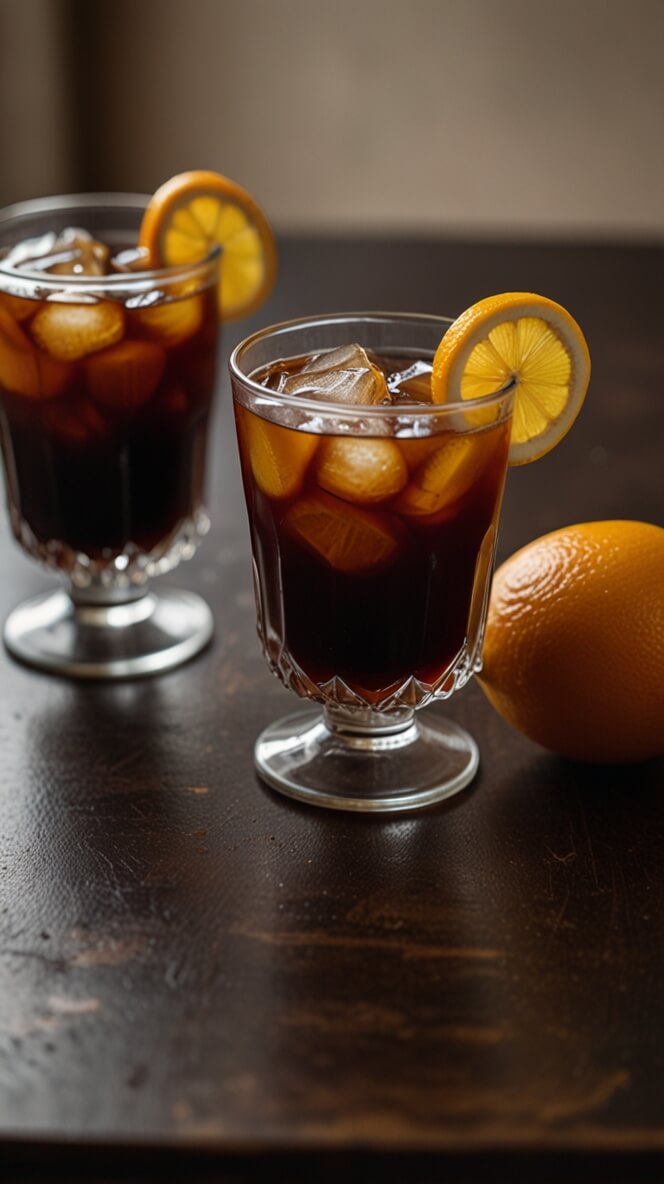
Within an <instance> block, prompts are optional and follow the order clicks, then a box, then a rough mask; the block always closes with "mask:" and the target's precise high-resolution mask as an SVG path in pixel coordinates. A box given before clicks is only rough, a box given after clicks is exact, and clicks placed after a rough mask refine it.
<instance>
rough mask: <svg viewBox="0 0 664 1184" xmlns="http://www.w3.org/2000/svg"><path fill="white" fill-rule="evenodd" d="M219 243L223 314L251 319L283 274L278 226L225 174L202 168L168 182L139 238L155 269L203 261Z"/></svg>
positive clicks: (147, 214) (145, 219)
mask: <svg viewBox="0 0 664 1184" xmlns="http://www.w3.org/2000/svg"><path fill="white" fill-rule="evenodd" d="M215 244H218V245H219V246H220V247H221V248H222V252H223V254H222V260H221V267H220V274H219V316H220V318H221V320H223V321H233V320H237V319H238V318H239V317H246V316H249V315H250V313H252V312H255V311H256V309H257V308H258V307H259V306H260V305H261V304H262V303H263V301H264V300H266V299H267V297H268V296H269V294H270V291H271V290H272V285H273V284H274V280H275V276H276V273H277V251H276V246H275V241H274V234H273V232H272V228H271V226H270V224H269V222H268V220H267V218H266V217H265V214H264V213H263V211H262V210H261V208H260V206H258V205H257V203H256V202H255V201H254V199H253V197H252V196H251V194H250V193H248V192H247V190H246V189H243V188H242V186H241V185H238V184H236V182H235V181H230V180H229V179H228V177H223V176H222V175H221V173H214V172H211V171H209V170H205V169H200V170H195V171H193V172H189V173H180V174H178V176H177V177H171V179H170V181H166V183H165V184H164V185H162V186H161V187H160V188H159V189H158V190H157V192H156V193H155V194H154V196H153V197H152V198H151V199H150V202H149V204H148V206H147V209H146V211H145V214H144V215H143V221H142V223H141V229H140V232H139V236H138V245H139V247H145V248H146V249H147V250H148V252H149V256H150V262H151V264H152V266H153V267H177V266H179V265H180V264H187V263H198V262H200V261H201V260H202V259H205V258H206V257H207V255H209V253H210V251H211V250H212V248H213V247H214V246H215Z"/></svg>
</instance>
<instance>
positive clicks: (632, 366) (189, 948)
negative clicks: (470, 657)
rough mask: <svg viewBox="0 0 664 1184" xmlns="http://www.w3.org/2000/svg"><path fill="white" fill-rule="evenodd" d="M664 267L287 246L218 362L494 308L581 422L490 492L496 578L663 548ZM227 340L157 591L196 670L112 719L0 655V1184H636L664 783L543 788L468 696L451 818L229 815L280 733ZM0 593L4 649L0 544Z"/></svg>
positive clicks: (650, 1070) (652, 998)
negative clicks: (646, 526)
mask: <svg viewBox="0 0 664 1184" xmlns="http://www.w3.org/2000/svg"><path fill="white" fill-rule="evenodd" d="M662 255H663V252H662V250H661V249H660V250H657V249H654V248H652V249H651V248H647V247H645V246H632V247H617V246H614V247H603V246H601V245H593V246H588V245H585V246H584V245H577V246H574V245H560V244H549V245H546V244H544V245H542V244H540V245H536V244H533V245H529V244H520V245H514V246H510V245H507V244H503V245H497V244H491V243H484V244H480V243H474V244H472V243H462V242H444V241H440V242H424V241H419V242H411V243H406V242H401V243H399V242H379V241H370V242H364V241H357V242H354V241H352V240H340V241H329V240H328V241H325V240H313V239H309V240H304V239H290V240H287V241H286V242H284V243H283V245H282V268H281V278H280V283H279V286H278V290H277V292H276V294H275V295H274V296H273V297H272V299H271V301H270V303H269V304H268V306H267V307H266V308H265V309H264V310H263V311H262V313H261V314H259V318H255V319H254V320H253V321H252V322H251V323H250V324H249V325H248V326H245V330H249V329H252V328H255V327H258V324H259V323H266V322H267V321H274V320H281V319H284V318H287V317H291V316H297V315H304V314H307V313H314V312H324V311H337V310H340V309H345V308H390V309H391V308H401V309H407V310H417V311H430V312H440V313H452V314H455V313H457V312H459V311H460V310H461V309H462V308H464V307H466V305H468V304H469V303H471V302H472V301H473V300H475V299H477V298H479V297H480V296H482V295H484V294H486V293H489V292H494V291H500V290H509V289H530V290H535V291H542V292H544V293H546V294H548V295H550V296H552V297H554V298H556V299H558V300H559V301H561V302H562V303H563V304H565V305H567V306H568V307H569V308H570V309H571V310H572V311H573V312H574V314H575V315H576V316H577V318H578V319H579V321H580V322H581V324H582V325H583V326H584V328H585V330H586V332H587V336H588V340H589V343H590V348H591V351H592V354H593V361H594V372H593V380H592V386H591V391H590V394H589V396H588V401H587V404H586V407H585V408H584V411H583V413H582V415H581V417H580V419H579V420H578V421H577V425H576V426H575V428H574V430H573V431H572V433H571V434H570V436H569V437H568V438H567V440H566V441H565V442H564V443H563V444H562V445H561V446H560V447H559V448H558V449H557V450H556V451H555V452H554V453H552V454H551V455H550V456H548V457H546V458H545V459H543V460H542V461H540V462H539V463H538V464H536V465H533V466H531V467H529V468H524V469H521V470H517V471H514V472H512V473H511V475H510V478H509V482H508V494H507V498H506V503H505V508H504V513H503V525H502V536H501V556H502V557H504V556H506V555H508V554H510V553H511V552H512V551H514V550H515V549H516V548H517V547H518V546H521V545H522V544H524V543H525V542H527V541H528V540H529V539H531V538H533V537H535V536H536V535H540V534H542V533H544V532H545V531H547V530H551V529H555V528H556V527H558V526H562V525H565V524H568V523H570V522H574V521H583V520H585V519H592V518H612V517H632V518H641V519H646V520H651V521H661V518H662V510H663V504H662V484H661V480H662V479H661V472H662V434H663V427H664V399H663V391H664V353H663V351H662V320H663V318H664V301H662V298H661V277H662V266H663V263H664V260H663V257H662ZM238 337H239V333H237V332H235V333H230V332H229V333H228V334H227V335H226V338H225V341H224V343H223V344H224V351H223V371H222V374H221V378H220V390H219V396H220V397H219V405H218V413H217V419H216V422H215V426H214V433H213V440H212V445H211V461H212V467H213V470H214V474H213V480H212V489H211V508H212V514H213V519H214V526H213V530H212V532H211V534H210V535H209V536H208V538H207V540H206V541H205V544H204V546H203V547H202V549H201V551H200V553H199V555H198V557H197V558H196V559H195V560H194V561H193V562H192V563H190V564H189V565H186V566H184V567H182V568H180V569H179V570H178V571H177V573H175V574H173V575H171V576H170V577H168V578H167V579H168V582H170V583H178V584H180V585H182V586H186V587H189V588H194V589H197V590H198V591H200V592H202V593H203V594H204V595H205V596H206V597H207V598H208V600H209V602H210V604H211V605H212V606H213V609H214V613H215V617H216V627H217V631H216V639H215V641H214V644H213V646H212V648H211V649H210V650H209V651H208V652H207V653H206V654H205V655H203V656H202V657H200V658H199V659H197V660H196V661H194V662H193V663H191V664H190V665H189V666H187V667H185V668H183V669H181V670H180V671H178V672H175V673H171V674H168V675H166V676H163V677H160V678H157V679H152V680H144V681H134V682H130V683H125V684H122V685H115V686H110V685H107V686H104V685H75V684H73V683H70V682H66V681H60V680H56V679H53V678H49V677H45V676H41V675H39V674H37V673H32V672H30V671H28V670H26V669H23V668H21V667H20V666H18V665H15V664H14V663H13V662H12V661H10V660H9V658H8V657H7V656H6V654H4V652H3V653H2V655H1V656H0V1165H2V1164H4V1165H5V1166H4V1169H3V1171H4V1175H3V1179H7V1180H9V1179H10V1174H9V1173H10V1172H11V1173H13V1174H12V1175H11V1179H14V1178H16V1179H18V1178H19V1177H20V1178H21V1179H25V1178H29V1179H30V1180H33V1181H39V1182H40V1184H41V1182H42V1181H43V1182H46V1181H49V1180H51V1179H56V1178H57V1179H63V1180H65V1179H66V1180H73V1179H78V1178H79V1176H80V1177H81V1178H85V1179H90V1180H94V1181H101V1180H104V1181H106V1180H132V1181H134V1180H138V1179H144V1178H148V1177H150V1178H152V1176H153V1174H154V1173H157V1176H156V1177H155V1178H160V1179H161V1178H163V1176H164V1175H165V1174H168V1172H169V1171H170V1170H175V1171H176V1175H177V1178H178V1179H183V1180H184V1179H187V1180H189V1179H198V1176H199V1175H200V1177H201V1178H206V1179H207V1178H213V1179H215V1180H217V1179H218V1180H224V1181H225V1180H231V1179H232V1180H236V1179H237V1180H239V1179H245V1178H246V1179H249V1178H251V1179H254V1178H255V1179H261V1180H262V1179H266V1180H267V1179H270V1180H271V1179H273V1178H274V1175H275V1173H276V1171H277V1169H278V1168H279V1167H280V1168H284V1165H286V1166H285V1171H286V1177H285V1178H287V1179H291V1180H299V1179H303V1180H304V1179H305V1178H306V1179H307V1180H309V1179H311V1175H312V1173H313V1174H314V1175H315V1176H316V1177H317V1178H318V1179H328V1178H329V1179H333V1178H334V1179H338V1176H339V1173H340V1172H343V1173H345V1174H346V1175H347V1176H348V1177H349V1178H355V1177H356V1176H357V1175H358V1174H359V1176H360V1178H363V1179H366V1178H367V1174H370V1173H371V1169H372V1167H373V1168H375V1169H376V1172H377V1173H378V1176H379V1177H380V1178H382V1179H389V1180H392V1179H395V1180H396V1179H399V1180H403V1179H408V1180H411V1179H412V1180H415V1179H418V1178H422V1179H431V1180H434V1179H435V1180H440V1179H441V1178H442V1176H443V1175H445V1178H447V1179H455V1178H457V1177H458V1178H461V1179H468V1180H476V1179H477V1180H480V1179H481V1180H482V1181H484V1180H493V1179H503V1178H509V1179H516V1178H523V1179H526V1178H527V1179H532V1178H535V1177H538V1178H540V1179H542V1178H545V1177H546V1175H547V1173H553V1178H556V1179H557V1178H559V1177H560V1175H563V1174H564V1175H565V1176H566V1178H568V1179H569V1180H570V1181H571V1180H574V1179H579V1180H581V1179H583V1180H584V1181H585V1182H586V1184H587V1182H588V1181H590V1180H595V1179H600V1178H601V1179H607V1178H611V1179H614V1178H615V1179H620V1180H623V1179H624V1180H630V1181H631V1180H635V1179H637V1178H641V1177H643V1178H648V1179H650V1178H652V1179H655V1178H660V1176H659V1172H660V1169H662V1167H663V1163H664V952H663V933H664V918H663V913H662V900H663V899H664V864H663V861H662V848H663V846H664V792H663V790H664V785H663V780H664V778H663V777H662V772H663V769H662V765H661V763H657V762H655V763H651V764H649V765H641V766H632V767H629V768H627V767H626V768H613V769H608V768H597V767H596V768H590V767H583V766H578V765H574V764H570V763H566V762H564V761H562V760H559V759H557V758H556V757H554V756H551V755H548V754H546V753H545V752H544V751H542V750H541V749H538V748H537V747H535V746H534V745H533V744H531V743H529V742H528V741H527V740H525V739H524V738H522V737H520V736H518V735H516V734H515V733H513V732H512V731H511V730H510V729H509V728H508V727H507V725H505V724H504V723H503V722H502V721H501V720H500V719H499V718H498V716H497V715H496V714H495V713H494V712H493V710H492V709H491V708H490V707H489V705H488V704H487V702H486V701H485V700H484V697H483V695H482V693H481V691H480V689H479V687H477V686H475V685H471V686H469V687H468V688H466V690H464V691H463V692H461V693H460V694H459V695H458V697H457V698H455V699H454V700H453V701H452V702H450V703H448V704H446V705H441V707H440V710H441V711H442V712H445V713H447V714H448V715H449V716H450V717H451V718H453V719H456V720H458V721H459V722H461V723H462V724H464V725H466V726H467V727H468V728H470V730H471V731H472V732H473V734H474V735H475V736H476V737H477V739H478V741H479V744H480V749H481V757H482V764H481V771H480V773H479V776H478V777H477V780H476V781H475V783H474V785H473V786H472V787H471V788H469V789H467V790H466V791H465V792H463V793H462V794H460V795H459V796H458V797H457V798H455V799H454V800H453V801H452V802H451V803H448V804H447V805H444V806H441V807H438V808H435V809H431V810H429V811H428V812H426V813H421V814H415V815H410V816H408V815H404V816H401V817H387V818H386V819H384V820H381V819H378V818H370V817H367V818H365V817H354V816H349V815H344V814H337V813H334V812H329V811H318V810H314V809H312V808H309V807H306V806H300V805H298V804H295V803H289V802H287V801H286V800H284V799H281V798H279V797H278V796H277V795H275V794H273V793H272V792H270V791H269V790H268V789H266V788H264V787H263V786H262V785H261V784H260V783H259V782H258V780H257V779H256V777H255V774H254V772H253V768H252V742H253V739H254V737H255V736H256V734H257V733H258V731H259V730H260V729H261V728H262V727H263V726H264V725H265V724H266V723H268V721H270V720H272V719H274V718H275V717H276V716H278V715H279V714H280V713H283V712H285V711H286V710H287V709H288V708H289V707H291V708H292V705H293V700H292V698H291V696H290V695H289V694H287V693H286V692H285V691H284V690H283V689H282V688H281V687H280V686H279V684H278V683H277V682H276V681H275V680H273V679H272V677H271V676H270V675H269V673H268V671H267V668H266V667H265V664H264V661H263V658H262V656H261V654H260V652H259V648H258V643H257V641H256V638H255V632H254V610H253V599H252V590H251V579H250V566H249V558H248V538H247V529H246V523H245V516H244V507H243V503H242V499H241V492H240V485H239V478H238V465H237V461H236V456H235V446H234V439H233V433H232V421H231V415H230V407H229V387H228V380H227V376H226V368H225V367H226V357H227V354H228V351H229V349H230V347H231V346H232V345H233V344H234V343H235V341H236V340H237V339H238ZM0 570H1V572H2V581H1V582H0V611H1V612H2V614H3V616H4V615H5V614H6V613H7V611H8V610H9V609H10V608H11V607H12V606H13V605H14V604H15V603H16V602H17V601H19V600H20V599H21V598H22V597H24V596H26V595H28V594H29V593H32V592H35V591H38V590H40V589H41V588H44V587H47V586H48V585H49V584H50V583H52V580H51V578H50V577H49V576H48V575H46V574H44V573H43V572H41V571H40V570H38V568H37V567H36V566H34V565H32V564H31V563H29V562H28V561H27V560H26V559H25V558H24V557H23V556H22V555H21V554H20V553H19V551H18V550H17V549H16V547H15V546H14V545H13V543H12V542H11V541H10V539H9V535H8V531H7V527H6V524H4V522H3V526H2V533H1V535H0ZM660 1154H661V1155H662V1160H660ZM26 1173H28V1175H27V1176H26ZM651 1173H654V1174H652V1176H651ZM0 1174H2V1172H0ZM377 1178H378V1177H377Z"/></svg>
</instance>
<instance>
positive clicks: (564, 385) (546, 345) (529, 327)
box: [431, 292, 590, 465]
mask: <svg viewBox="0 0 664 1184" xmlns="http://www.w3.org/2000/svg"><path fill="white" fill-rule="evenodd" d="M589 381H590V354H589V352H588V346H587V344H586V339H585V337H584V336H583V333H582V332H581V329H580V328H579V326H578V324H577V323H576V321H575V320H574V317H573V316H571V314H570V313H569V312H568V311H567V309H566V308H563V307H562V305H560V304H556V303H555V301H554V300H549V299H548V297H546V296H537V295H536V294H534V293H532V292H502V293H500V295H498V296H487V297H486V299H484V300H479V301H478V302H477V304H473V305H471V307H470V308H467V309H466V311H465V312H463V313H462V314H461V316H460V317H457V319H456V321H454V323H453V324H452V325H451V326H450V328H449V329H448V330H447V332H446V333H445V335H444V337H443V339H442V341H441V343H440V345H439V346H438V349H437V351H436V355H435V357H434V360H433V373H432V375H431V393H432V396H433V401H434V403H450V402H457V400H469V401H472V400H473V399H479V398H482V396H484V395H490V394H493V393H494V392H495V391H498V390H501V389H502V388H504V387H506V386H508V385H509V384H510V383H511V384H512V385H513V387H514V416H513V419H512V439H511V444H510V457H509V459H510V464H512V465H523V464H528V462H529V461H531V460H537V458H538V457H540V456H544V454H545V453H546V452H549V450H550V449H551V448H554V447H555V445H556V444H558V443H559V441H560V440H562V438H563V436H565V435H566V434H567V432H568V431H569V429H570V427H571V426H572V424H573V423H574V420H575V419H576V417H577V415H578V414H579V411H580V410H581V407H582V405H583V400H584V399H585V396H586V391H587V389H588V383H589ZM486 411H487V409H486V408H485V409H481V408H477V410H476V411H474V412H470V411H469V412H468V420H469V423H471V424H473V423H474V424H475V425H476V426H477V425H479V424H481V423H482V422H489V421H490V419H489V420H487V419H486V418H485V414H486Z"/></svg>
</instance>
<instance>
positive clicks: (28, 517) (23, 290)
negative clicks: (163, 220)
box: [0, 195, 220, 677]
mask: <svg viewBox="0 0 664 1184" xmlns="http://www.w3.org/2000/svg"><path fill="white" fill-rule="evenodd" d="M146 202H147V199H145V198H140V197H132V196H122V195H93V196H85V197H63V198H50V199H45V200H42V201H33V202H26V203H24V204H21V205H17V206H13V207H10V208H9V209H7V210H5V211H3V212H2V214H0V433H1V440H2V456H3V461H4V465H3V468H4V477H5V485H6V493H7V503H8V508H9V517H10V521H11V527H12V530H13V533H14V535H15V537H16V539H17V540H18V542H19V543H20V545H21V547H22V548H23V549H24V551H26V552H27V554H28V555H30V556H32V557H34V558H35V559H37V560H39V561H40V562H41V563H42V564H45V565H46V566H47V567H48V568H50V569H51V570H53V571H54V572H57V573H58V574H59V575H61V576H62V577H64V581H65V583H66V588H63V589H58V590H57V591H54V592H48V593H46V594H43V595H41V596H38V597H36V598H35V599H33V600H31V601H28V602H26V603H24V604H22V605H20V606H19V607H18V608H17V609H15V610H14V612H13V613H12V614H11V615H10V617H9V619H8V621H7V623H6V626H5V641H6V644H7V646H8V648H9V650H10V651H11V652H12V653H13V654H14V655H15V656H16V657H18V658H20V659H22V660H23V661H26V662H28V663H30V664H31V665H34V666H37V667H40V668H43V669H47V670H50V671H54V672H57V673H62V674H69V675H74V676H76V675H78V676H84V677H86V676H87V677H117V676H119V677H126V676H129V675H136V674H146V673H153V672H156V671H158V670H163V669H166V668H168V667H171V666H174V665H177V664H178V663H179V662H181V661H184V660H185V659H187V658H189V657H191V656H192V655H193V654H195V653H196V652H197V651H198V650H199V649H201V648H202V647H203V646H204V645H205V644H206V642H207V641H208V640H209V639H210V637H211V634H212V616H211V613H210V610H209V608H208V606H207V605H206V604H205V603H204V601H203V600H202V599H201V598H200V597H198V596H196V595H194V594H192V593H190V592H184V591H179V590H173V589H166V590H159V591H157V590H153V589H152V587H151V586H150V580H151V578H152V577H153V576H156V575H161V574H162V573H165V572H168V571H170V570H171V569H172V568H174V567H175V566H176V565H177V564H178V563H179V562H180V561H181V560H183V559H188V558H189V557H190V556H192V555H193V554H194V552H195V550H196V548H197V546H198V543H199V540H200V539H201V538H202V536H203V535H204V534H205V532H206V531H207V529H208V526H209V521H208V516H207V512H206V508H205V468H206V462H205V456H206V443H207V436H208V426H209V422H210V411H211V407H212V400H213V394H214V387H215V377H216V358H217V339H218V312H217V301H216V291H217V279H218V269H219V262H220V250H219V247H218V246H213V247H212V248H211V249H210V250H209V251H208V252H207V254H206V255H205V257H204V258H201V259H199V260H198V261H197V262H195V263H188V264H183V265H181V266H178V267H167V268H158V269H154V268H153V267H151V266H150V261H149V260H148V259H147V257H146V252H145V251H143V250H142V249H140V248H137V246H136V241H137V232H138V228H139V225H140V223H141V219H142V217H143V213H144V210H145V206H146Z"/></svg>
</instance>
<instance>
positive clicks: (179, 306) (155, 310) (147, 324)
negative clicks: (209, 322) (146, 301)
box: [130, 294, 205, 346]
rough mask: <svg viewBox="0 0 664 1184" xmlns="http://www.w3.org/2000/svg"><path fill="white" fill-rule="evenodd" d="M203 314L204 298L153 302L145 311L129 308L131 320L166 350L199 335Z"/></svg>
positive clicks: (196, 297)
mask: <svg viewBox="0 0 664 1184" xmlns="http://www.w3.org/2000/svg"><path fill="white" fill-rule="evenodd" d="M204 312H205V309H204V304H203V297H202V296H201V295H200V294H198V295H195V296H186V295H185V296H183V297H182V298H181V299H178V300H172V299H170V300H161V301H158V302H157V301H156V302H154V303H153V304H152V305H149V306H148V307H147V308H138V309H134V308H132V310H131V312H130V317H131V320H132V322H133V323H134V324H135V325H137V326H138V327H140V328H141V329H142V330H143V332H145V333H147V334H148V336H149V337H153V338H154V339H155V340H156V341H160V342H161V343H162V344H163V345H165V346H174V345H180V344H181V343H182V342H183V341H186V339H187V338H188V337H193V335H194V333H197V332H198V330H199V329H200V327H201V325H202V324H203V315H204Z"/></svg>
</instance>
